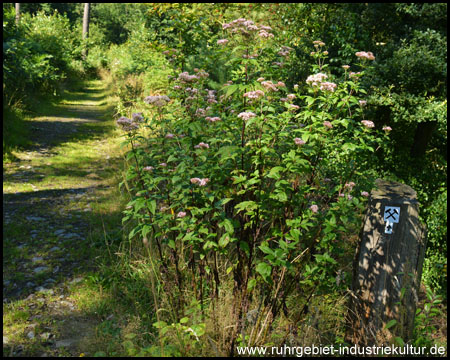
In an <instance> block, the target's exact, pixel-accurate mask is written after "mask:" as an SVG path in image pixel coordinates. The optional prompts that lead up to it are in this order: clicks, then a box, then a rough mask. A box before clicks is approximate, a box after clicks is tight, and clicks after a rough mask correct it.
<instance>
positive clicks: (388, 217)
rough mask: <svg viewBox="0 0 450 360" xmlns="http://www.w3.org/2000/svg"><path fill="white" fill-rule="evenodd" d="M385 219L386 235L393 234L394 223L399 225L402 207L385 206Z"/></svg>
mask: <svg viewBox="0 0 450 360" xmlns="http://www.w3.org/2000/svg"><path fill="white" fill-rule="evenodd" d="M383 218H384V221H385V222H386V227H385V228H384V233H385V234H392V229H393V228H394V223H398V221H399V219H400V207H396V206H385V208H384V217H383Z"/></svg>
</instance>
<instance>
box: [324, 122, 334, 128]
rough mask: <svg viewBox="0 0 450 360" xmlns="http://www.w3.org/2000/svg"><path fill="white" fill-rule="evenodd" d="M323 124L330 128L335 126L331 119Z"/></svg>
mask: <svg viewBox="0 0 450 360" xmlns="http://www.w3.org/2000/svg"><path fill="white" fill-rule="evenodd" d="M323 126H325V127H327V128H329V129H331V128H332V127H333V125H332V124H331V123H330V122H329V121H324V122H323Z"/></svg>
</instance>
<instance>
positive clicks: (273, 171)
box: [266, 166, 284, 180]
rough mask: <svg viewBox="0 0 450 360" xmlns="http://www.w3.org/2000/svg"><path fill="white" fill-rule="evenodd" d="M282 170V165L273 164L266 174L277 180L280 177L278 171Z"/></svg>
mask: <svg viewBox="0 0 450 360" xmlns="http://www.w3.org/2000/svg"><path fill="white" fill-rule="evenodd" d="M283 170H284V168H283V167H282V166H275V167H273V168H272V169H270V171H269V173H268V174H267V175H266V176H267V177H268V178H270V179H275V180H278V179H279V178H280V177H281V175H280V174H279V172H280V171H283Z"/></svg>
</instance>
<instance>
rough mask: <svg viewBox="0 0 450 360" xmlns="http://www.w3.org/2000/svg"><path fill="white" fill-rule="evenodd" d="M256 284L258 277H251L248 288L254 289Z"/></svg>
mask: <svg viewBox="0 0 450 360" xmlns="http://www.w3.org/2000/svg"><path fill="white" fill-rule="evenodd" d="M255 285H256V279H251V280H250V281H249V282H248V284H247V290H249V291H250V290H252V289H253V288H254V287H255Z"/></svg>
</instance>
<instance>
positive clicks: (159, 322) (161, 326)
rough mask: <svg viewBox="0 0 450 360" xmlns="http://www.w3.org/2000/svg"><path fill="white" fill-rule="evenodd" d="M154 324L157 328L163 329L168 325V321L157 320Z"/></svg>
mask: <svg viewBox="0 0 450 360" xmlns="http://www.w3.org/2000/svg"><path fill="white" fill-rule="evenodd" d="M153 326H154V327H155V328H157V329H162V328H164V327H166V326H167V323H166V322H165V321H157V322H155V323H153Z"/></svg>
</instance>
